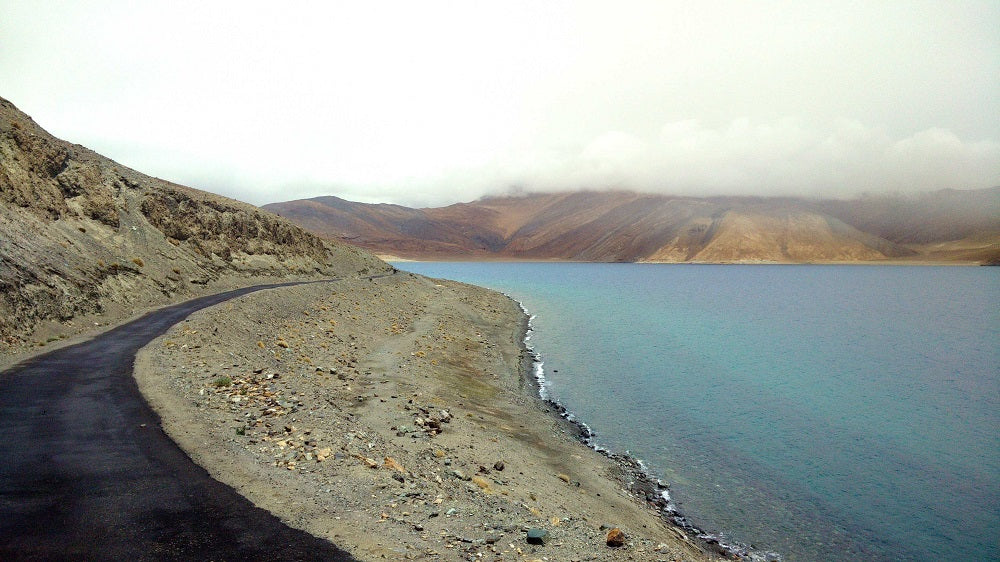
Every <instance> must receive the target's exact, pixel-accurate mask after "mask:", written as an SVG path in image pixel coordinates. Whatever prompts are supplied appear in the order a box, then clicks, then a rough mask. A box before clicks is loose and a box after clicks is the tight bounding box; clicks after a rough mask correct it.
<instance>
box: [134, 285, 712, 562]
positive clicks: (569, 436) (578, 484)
mask: <svg viewBox="0 0 1000 562" xmlns="http://www.w3.org/2000/svg"><path fill="white" fill-rule="evenodd" d="M327 319H329V322H328V321H327ZM527 322H528V317H527V316H525V315H524V314H523V313H522V312H521V310H520V306H519V305H518V304H517V303H516V301H513V300H512V299H510V298H509V297H506V296H504V295H501V294H500V293H496V292H494V291H489V290H486V289H482V288H478V287H473V286H470V285H465V284H461V283H457V282H452V281H443V280H431V279H428V278H426V277H421V276H416V275H411V274H402V275H397V276H393V277H392V278H389V279H379V280H374V281H364V282H362V281H357V280H351V281H347V282H345V283H344V284H343V286H342V287H329V288H328V289H327V291H326V293H324V291H322V290H319V289H316V288H308V287H303V288H298V287H296V288H292V289H283V290H281V291H268V292H262V293H260V294H256V295H253V296H250V297H246V298H243V299H240V301H239V302H233V303H231V304H230V305H228V306H227V305H220V306H219V307H215V308H213V309H206V310H205V311H202V312H200V313H196V314H194V315H192V317H190V318H189V319H188V320H187V321H185V322H182V323H181V324H178V325H177V326H175V327H174V328H173V329H171V330H170V331H169V332H168V333H167V334H165V335H164V336H162V337H161V338H159V339H157V340H154V342H152V343H151V344H150V345H149V346H147V347H146V348H144V350H143V351H142V353H141V354H140V356H139V357H138V359H137V362H136V370H135V375H136V379H137V381H138V382H139V386H140V389H141V391H142V392H143V394H144V396H146V399H147V401H149V403H150V404H151V405H152V406H153V407H154V409H155V410H156V411H157V412H158V413H159V415H160V417H161V419H162V425H163V426H164V429H165V430H166V431H167V432H168V434H169V435H170V436H171V438H172V439H174V440H175V441H176V442H177V443H178V444H179V445H180V446H181V447H182V448H183V449H184V450H185V451H186V452H187V453H188V454H189V455H190V456H191V458H192V459H194V460H195V462H197V463H198V464H200V465H202V466H204V467H205V468H207V469H208V470H209V472H210V473H211V474H212V475H213V477H214V478H217V479H219V480H220V481H223V482H224V483H227V484H229V485H230V486H232V487H233V488H235V489H237V490H238V491H239V492H240V493H241V494H243V495H244V496H246V497H247V498H248V499H250V500H251V501H252V502H254V503H255V504H257V505H259V506H260V507H263V508H265V509H267V510H268V511H271V512H272V513H275V514H276V515H278V516H279V517H281V518H282V519H283V520H285V521H286V522H287V523H288V524H290V525H292V526H294V527H298V528H302V529H304V530H307V531H309V532H311V533H313V534H316V535H317V536H321V537H326V538H329V539H330V540H332V541H334V542H335V543H336V544H338V545H342V546H343V547H346V548H349V549H350V550H351V551H352V554H354V555H355V556H357V557H359V558H360V559H372V560H375V559H380V558H382V557H386V558H389V559H403V558H406V559H449V560H451V559H454V560H467V559H470V558H469V557H470V556H476V557H480V558H481V559H487V560H522V559H524V557H525V556H527V557H529V559H530V558H531V557H542V556H545V557H550V559H560V560H583V559H594V560H710V559H715V558H716V557H718V556H719V554H717V552H718V551H717V550H715V549H712V548H706V546H705V544H706V543H704V542H702V541H699V540H697V539H693V538H691V537H689V536H688V535H687V533H685V532H684V531H683V530H682V529H681V528H680V527H678V526H677V525H676V524H674V523H672V522H670V521H669V520H666V519H664V518H663V517H662V514H661V512H660V511H659V510H658V509H656V507H655V506H654V505H650V503H649V502H647V501H644V498H643V497H637V494H636V492H637V491H638V489H639V484H637V483H638V482H640V481H641V480H642V479H641V478H640V475H641V473H642V470H641V469H642V466H641V463H638V462H635V461H632V462H626V463H623V462H622V461H621V459H618V458H614V457H611V456H608V455H606V454H601V453H599V452H597V451H595V450H593V449H592V448H589V447H587V446H586V445H585V444H583V443H581V441H580V438H579V437H580V436H579V431H580V426H579V425H577V424H574V423H572V422H571V421H570V420H567V419H565V417H563V416H561V415H555V416H553V413H555V414H561V412H559V411H557V410H556V409H555V407H554V406H553V405H551V404H550V403H547V402H544V401H542V399H541V398H539V395H538V393H537V386H536V384H535V382H534V381H533V379H532V378H531V377H530V376H526V375H528V374H530V373H527V372H525V370H524V369H525V368H531V366H532V364H533V363H532V358H533V356H531V355H529V353H528V350H527V348H526V347H525V346H524V344H525V341H524V336H525V335H526V328H527ZM278 337H281V338H283V339H277V338H278ZM258 338H260V339H258ZM254 340H257V341H256V342H254ZM222 381H225V382H222ZM525 387H531V390H530V391H529V390H528V389H527V388H525ZM581 445H583V446H581ZM383 459H384V460H383ZM630 467H631V468H630ZM654 499H655V498H654ZM611 527H620V528H621V529H622V530H623V531H625V534H626V537H627V541H626V542H625V544H624V546H621V547H617V548H616V547H611V546H607V545H605V544H604V541H605V535H606V534H607V533H608V529H609V528H611ZM530 529H538V530H544V531H545V532H546V533H548V534H549V537H551V542H549V543H547V544H544V545H534V544H532V543H531V542H530V541H526V540H525V533H526V532H527V531H528V530H530ZM713 550H714V551H715V552H712V553H710V552H706V551H713ZM483 557H485V558H483ZM552 557H554V558H552Z"/></svg>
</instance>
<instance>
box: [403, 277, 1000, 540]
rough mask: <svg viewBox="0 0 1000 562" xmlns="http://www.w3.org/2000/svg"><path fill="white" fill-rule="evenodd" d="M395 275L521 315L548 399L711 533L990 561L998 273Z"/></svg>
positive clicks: (998, 420)
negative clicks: (493, 292)
mask: <svg viewBox="0 0 1000 562" xmlns="http://www.w3.org/2000/svg"><path fill="white" fill-rule="evenodd" d="M397 266H399V267H401V268H403V269H406V270H409V271H413V272H416V273H422V274H426V275H430V276H434V277H445V278H449V279H457V280H461V281H466V282H470V283H475V284H478V285H483V286H487V287H491V288H495V289H498V290H501V291H504V292H506V293H508V294H510V295H511V296H513V297H514V298H516V299H517V300H519V301H521V302H522V303H523V304H524V306H525V307H526V308H527V309H528V310H529V311H530V312H531V313H532V314H534V315H535V319H534V322H533V325H534V328H535V332H534V334H533V337H532V343H533V344H534V347H535V349H536V351H538V352H539V353H540V355H541V358H542V360H543V361H544V368H545V377H546V379H547V386H548V390H549V392H550V394H551V395H552V397H554V398H555V399H557V400H558V401H560V402H561V403H563V404H564V405H565V406H566V407H567V408H568V409H569V410H570V411H572V412H574V413H575V414H576V415H577V417H578V418H579V419H581V420H583V421H585V422H586V423H587V424H588V425H589V426H591V427H592V428H593V429H594V431H595V432H596V433H597V442H598V443H599V444H600V445H602V446H605V447H608V448H610V449H612V450H615V451H618V452H623V451H629V452H630V453H632V454H633V455H634V456H636V457H638V458H640V459H643V460H645V461H646V463H647V464H648V465H649V466H650V468H651V470H652V471H653V472H654V473H655V474H656V475H658V476H660V477H662V478H663V479H664V480H665V481H667V482H669V483H671V495H672V497H673V499H674V500H675V502H676V503H677V504H679V507H680V509H681V511H682V512H684V514H685V515H687V516H688V517H689V518H691V519H693V520H694V521H695V522H696V523H697V524H698V525H699V526H700V527H701V528H703V529H704V530H706V531H714V532H719V533H721V534H722V535H723V536H724V537H726V538H727V539H728V540H734V541H741V542H744V543H752V544H753V545H754V546H755V547H756V548H758V549H759V550H761V551H775V552H778V553H780V554H781V555H782V557H783V558H784V559H785V560H857V559H869V560H879V559H884V560H942V559H950V560H997V559H1000V540H998V537H1000V343H998V342H1000V307H998V303H1000V268H984V267H978V268H977V267H903V266H804V265H803V266H737V265H726V266H712V265H636V264H551V263H548V264H539V263H404V264H397Z"/></svg>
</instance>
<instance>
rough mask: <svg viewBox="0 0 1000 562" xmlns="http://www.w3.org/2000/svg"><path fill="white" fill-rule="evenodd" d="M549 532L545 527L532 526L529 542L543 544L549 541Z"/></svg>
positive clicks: (529, 530)
mask: <svg viewBox="0 0 1000 562" xmlns="http://www.w3.org/2000/svg"><path fill="white" fill-rule="evenodd" d="M549 538H550V537H549V532H548V531H546V530H545V529H539V528H537V527H532V528H531V529H528V538H527V540H528V544H542V545H544V544H545V543H547V542H549Z"/></svg>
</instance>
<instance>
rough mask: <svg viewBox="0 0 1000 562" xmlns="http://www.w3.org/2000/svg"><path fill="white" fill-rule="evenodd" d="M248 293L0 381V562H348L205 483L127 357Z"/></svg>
mask: <svg viewBox="0 0 1000 562" xmlns="http://www.w3.org/2000/svg"><path fill="white" fill-rule="evenodd" d="M275 286H279V285H268V286H259V287H249V288H246V289H239V290H236V291H230V292H227V293H221V294H218V295H212V296H208V297H203V298H199V299H195V300H192V301H188V302H185V303H182V304H179V305H175V306H171V307H167V308H163V309H160V310H158V311H155V312H152V313H150V314H148V315H146V316H144V317H142V318H140V319H138V320H135V321H133V322H130V323H128V324H124V325H122V326H119V327H117V328H115V329H113V330H110V331H108V332H106V333H104V334H102V335H100V336H97V337H96V338H94V339H92V340H90V341H87V342H84V343H80V344H77V345H74V346H71V347H66V348H63V349H60V350H57V351H53V352H50V353H47V354H44V355H41V356H38V357H36V358H33V359H30V360H28V361H26V362H23V363H21V364H19V365H17V366H15V367H13V368H11V369H9V370H7V371H4V372H2V373H0V560H4V561H8V560H128V561H136V560H220V561H221V560H240V561H243V560H267V561H273V560H353V558H351V557H350V556H348V555H347V554H346V553H345V552H344V551H342V550H340V549H338V548H336V547H335V546H334V545H332V544H331V543H329V542H327V541H325V540H322V539H319V538H316V537H314V536H312V535H309V534H308V533H306V532H304V531H300V530H297V529H292V528H290V527H288V526H287V525H285V524H284V523H282V522H281V521H280V520H279V519H278V518H277V517H275V516H273V515H271V514H270V513H268V512H267V511H264V510H262V509H260V508H257V507H254V506H253V504H251V503H250V502H249V501H248V500H247V499H245V498H244V497H242V496H240V495H239V494H237V493H236V492H235V491H234V490H233V489H232V488H230V487H228V486H226V485H224V484H222V483H220V482H217V481H215V480H213V479H212V478H211V477H210V476H209V475H208V472H206V471H205V470H204V469H202V468H201V467H199V466H197V465H196V464H194V463H193V462H192V461H191V459H189V458H188V456H187V455H185V454H184V452H183V451H181V449H180V448H179V447H177V445H175V444H174V443H173V441H171V440H170V439H169V438H168V437H167V435H166V434H165V433H164V432H163V430H162V429H161V428H160V422H159V418H158V417H157V416H156V414H155V413H154V412H153V411H152V409H151V408H150V407H149V406H148V405H147V404H146V402H145V400H143V398H142V395H141V394H140V393H139V389H138V388H137V386H136V384H135V381H134V380H133V378H132V366H133V362H134V360H135V353H136V351H138V350H139V348H141V347H142V346H144V345H146V344H147V343H149V341H150V340H152V339H153V338H155V337H157V336H158V335H160V334H162V333H163V332H164V331H166V330H167V328H169V327H170V326H172V325H174V324H176V323H177V322H180V321H181V320H183V319H184V318H185V317H187V316H188V315H189V314H191V313H192V312H194V311H196V310H198V309H200V308H204V307H206V306H211V305H213V304H216V303H219V302H222V301H225V300H227V299H230V298H233V297H236V296H240V295H243V294H246V293H249V292H253V291H256V290H260V289H266V288H271V287H275Z"/></svg>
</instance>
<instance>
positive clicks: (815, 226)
mask: <svg viewBox="0 0 1000 562" xmlns="http://www.w3.org/2000/svg"><path fill="white" fill-rule="evenodd" d="M263 208H264V209H267V210H269V211H272V212H275V213H277V214H279V215H281V216H284V217H286V218H288V219H289V220H291V221H293V222H295V223H296V224H299V225H301V226H303V227H304V228H306V229H308V230H310V231H312V232H315V233H317V234H319V235H320V236H324V237H327V238H332V239H340V240H346V241H349V242H351V243H352V244H357V245H359V246H361V247H364V248H368V249H370V250H372V251H375V252H380V253H384V254H391V255H394V256H399V257H403V258H417V259H561V260H578V261H599V262H711V263H755V262H778V263H812V262H871V261H884V260H912V261H917V262H920V261H943V262H980V263H988V262H996V261H1000V187H995V188H990V189H980V190H969V191H958V190H943V191H937V192H931V193H924V194H919V195H907V196H903V195H885V196H882V195H880V196H864V197H859V198H855V199H851V200H845V201H840V200H812V199H805V198H794V197H705V198H696V197H672V196H667V195H654V194H642V193H635V192H628V191H580V192H569V193H547V194H531V195H524V196H507V197H487V198H483V199H480V200H478V201H474V202H471V203H459V204H455V205H450V206H447V207H440V208H428V209H412V208H408V207H403V206H399V205H389V204H366V203H355V202H351V201H347V200H344V199H340V198H337V197H316V198H312V199H302V200H297V201H288V202H284V203H272V204H269V205H264V206H263Z"/></svg>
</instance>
